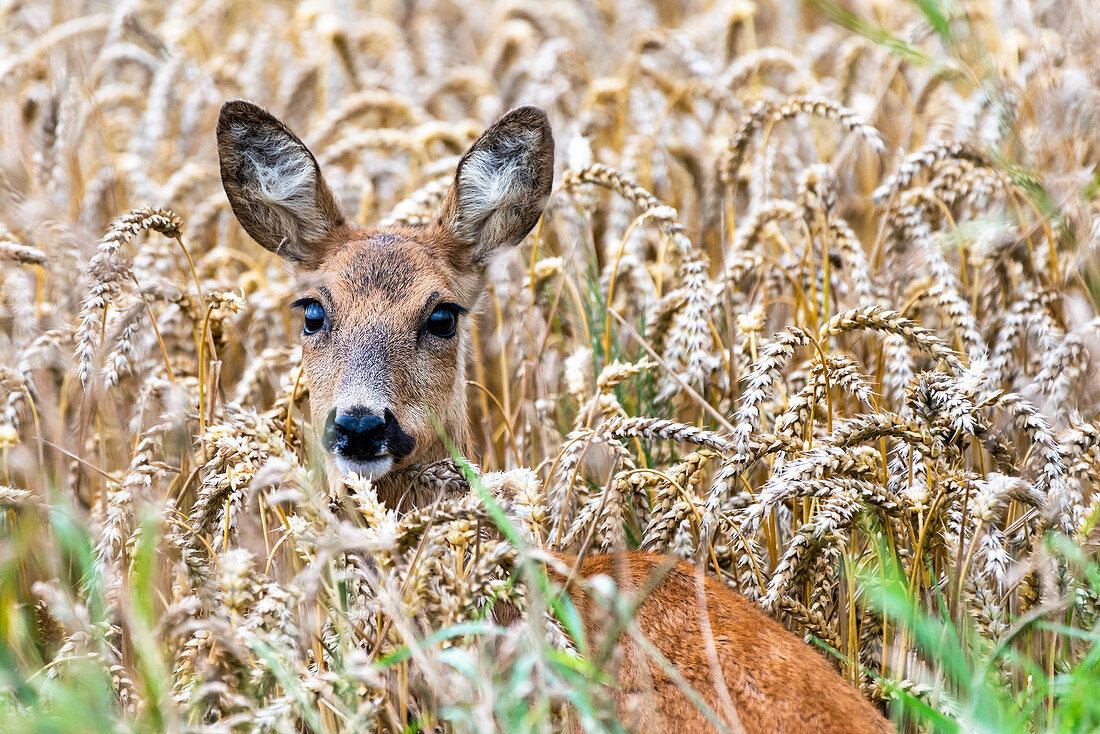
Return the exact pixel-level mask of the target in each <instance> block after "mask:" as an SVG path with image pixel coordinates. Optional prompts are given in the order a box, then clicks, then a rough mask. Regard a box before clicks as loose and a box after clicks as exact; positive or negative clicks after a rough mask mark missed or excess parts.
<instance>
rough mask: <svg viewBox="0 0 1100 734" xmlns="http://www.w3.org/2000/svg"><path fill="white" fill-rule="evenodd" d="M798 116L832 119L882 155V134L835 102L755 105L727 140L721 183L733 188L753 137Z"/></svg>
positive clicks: (801, 100)
mask: <svg viewBox="0 0 1100 734" xmlns="http://www.w3.org/2000/svg"><path fill="white" fill-rule="evenodd" d="M799 115H811V116H814V117H819V118H821V119H824V120H832V121H834V122H836V123H837V124H838V125H840V126H841V127H843V128H844V129H846V130H848V131H849V132H851V133H853V134H855V135H857V136H859V137H860V138H861V139H862V140H863V141H864V142H866V143H867V144H868V145H869V146H870V148H871V150H873V151H874V152H875V153H878V154H881V153H882V152H884V151H885V150H886V146H885V144H884V143H883V142H882V135H881V133H879V131H878V130H877V129H875V128H874V127H872V126H871V125H868V124H867V123H866V122H865V121H864V120H863V119H862V118H860V116H859V115H857V114H856V113H855V112H853V111H852V110H850V109H848V108H847V107H843V106H841V105H839V104H837V103H836V102H833V101H832V100H828V99H822V98H819V97H803V96H798V97H790V98H788V99H786V100H784V101H783V102H780V103H769V102H757V103H756V104H755V105H753V108H752V109H751V110H749V111H748V112H747V113H746V114H745V115H744V117H742V118H741V122H740V124H739V125H738V128H737V132H735V133H734V134H733V137H731V138H730V141H729V150H728V158H727V160H726V164H725V165H724V166H723V167H722V180H723V182H724V183H725V184H726V185H727V186H730V185H732V184H733V183H734V182H735V181H736V180H737V172H738V170H739V169H740V168H741V164H742V163H743V162H744V160H745V155H746V153H747V152H748V149H749V145H750V144H751V143H752V140H753V138H754V137H755V136H756V134H757V133H758V132H759V131H760V130H762V129H767V128H770V127H771V126H772V125H774V124H775V123H777V122H779V121H781V120H789V119H791V118H793V117H797V116H799Z"/></svg>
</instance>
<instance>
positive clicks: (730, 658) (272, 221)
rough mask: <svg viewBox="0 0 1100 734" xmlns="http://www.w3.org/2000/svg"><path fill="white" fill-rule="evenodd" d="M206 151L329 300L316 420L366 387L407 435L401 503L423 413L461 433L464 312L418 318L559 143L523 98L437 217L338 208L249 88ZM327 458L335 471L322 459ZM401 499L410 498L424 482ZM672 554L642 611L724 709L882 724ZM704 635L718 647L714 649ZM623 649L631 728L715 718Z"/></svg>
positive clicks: (473, 259) (793, 721)
mask: <svg viewBox="0 0 1100 734" xmlns="http://www.w3.org/2000/svg"><path fill="white" fill-rule="evenodd" d="M218 150H219V155H220V157H221V165H222V180H223V182H224V184H225V190H226V194H227V195H228V197H229V200H230V203H231V204H232V207H233V211H234V213H235V214H236V215H237V218H238V219H239V220H240V222H241V225H242V226H243V227H244V228H245V230H246V231H247V232H248V233H249V234H250V235H251V236H252V237H253V238H254V239H255V240H256V241H257V242H258V243H259V244H261V245H262V246H264V247H265V248H267V249H268V250H271V251H272V252H275V253H277V254H279V255H280V256H282V257H284V258H286V259H288V260H290V261H291V262H293V263H294V264H295V265H296V266H297V267H298V274H299V282H298V291H299V296H305V297H309V298H313V299H316V300H317V301H319V302H320V303H321V304H322V305H323V307H324V310H325V313H326V328H325V329H323V330H321V331H318V332H317V333H315V334H303V336H302V359H303V366H304V370H305V378H306V382H307V384H308V385H309V390H310V406H311V412H312V414H313V422H314V425H315V426H319V425H321V424H323V423H324V421H325V419H326V416H327V415H328V413H329V411H330V410H332V409H333V408H334V407H338V406H341V403H342V402H343V403H344V404H345V405H344V406H343V407H348V406H347V405H346V404H347V402H348V401H354V400H356V399H359V397H357V396H362V395H367V394H369V395H370V396H372V399H376V398H377V399H381V400H384V401H385V406H386V409H387V410H390V411H392V413H393V415H394V416H396V418H397V420H398V421H399V423H400V425H401V427H402V429H403V430H404V431H405V432H406V433H407V434H408V435H409V436H411V437H412V439H413V440H414V441H415V447H414V448H413V449H412V450H411V452H410V453H408V454H407V455H405V456H403V457H402V458H401V459H400V461H398V462H397V463H395V464H394V466H393V467H391V468H390V469H389V471H388V474H386V475H385V476H383V477H381V481H380V482H379V483H378V488H379V496H380V498H381V499H382V500H383V501H385V502H387V503H388V504H390V505H392V506H398V504H399V500H400V499H402V498H401V497H400V495H399V492H400V489H401V488H400V486H399V484H398V483H396V482H388V481H387V479H388V478H389V477H392V476H393V475H394V474H395V470H398V469H401V468H404V467H406V466H408V465H411V464H415V463H425V462H430V461H434V460H437V459H441V458H444V457H445V456H446V454H447V452H446V449H445V447H444V445H443V443H442V442H441V441H440V440H439V438H438V435H437V433H436V431H435V428H434V426H433V425H432V422H431V418H430V416H431V415H433V414H434V415H435V416H437V417H438V419H439V421H440V423H441V424H442V427H443V429H444V431H445V432H446V433H447V434H448V435H449V436H450V438H451V440H452V441H453V442H454V443H455V444H456V445H457V446H458V447H459V448H460V449H468V448H469V447H468V446H467V436H468V433H467V421H466V390H465V387H466V377H465V369H466V351H467V342H468V339H469V334H468V329H469V323H468V322H469V316H468V315H464V316H462V317H461V322H460V328H459V330H458V332H457V334H456V335H455V337H453V338H451V339H447V340H443V339H440V338H438V337H436V338H434V339H426V338H422V337H423V334H422V329H421V327H422V325H423V323H424V319H425V318H426V314H427V313H430V310H431V308H432V305H433V304H436V303H440V302H444V301H446V302H450V303H454V304H457V305H458V306H460V307H461V308H463V309H466V311H467V314H469V313H472V312H473V310H474V307H475V306H476V303H477V300H478V298H479V297H480V295H481V291H482V289H483V287H484V278H485V265H486V263H487V262H488V261H489V259H490V258H491V257H492V255H493V253H495V252H496V251H497V250H499V249H501V248H503V247H508V246H512V245H515V244H517V243H519V242H520V240H522V239H523V237H524V236H526V234H527V233H528V232H529V231H530V230H531V228H532V227H534V225H535V222H536V221H537V220H538V218H539V216H540V215H541V213H542V209H543V206H544V204H545V201H546V198H547V196H548V195H549V193H550V186H551V183H552V180H553V154H554V142H553V137H552V136H551V133H550V125H549V122H548V121H547V119H546V115H545V114H544V113H543V112H542V111H541V110H537V109H535V108H531V107H527V108H520V109H518V110H513V111H512V112H510V113H509V114H507V115H505V116H504V117H502V118H501V119H500V120H499V121H498V122H497V123H496V124H494V125H493V126H492V127H490V128H489V129H488V130H486V131H485V133H484V134H483V135H482V136H481V137H480V138H479V139H478V141H477V142H476V143H474V145H473V146H471V148H470V150H469V151H468V152H467V153H466V155H464V156H463V158H462V160H461V161H460V162H459V165H458V169H457V171H456V174H455V181H454V183H453V184H452V186H451V189H450V192H449V193H448V195H447V197H446V199H445V200H444V203H443V206H442V207H441V209H440V214H439V217H438V218H437V219H436V220H435V222H433V223H432V224H431V225H428V226H426V227H417V228H388V229H385V230H382V229H359V228H355V227H352V226H350V225H348V224H346V223H345V219H344V216H343V214H342V213H341V212H340V209H339V206H338V205H337V203H336V201H335V199H334V198H333V196H332V193H331V191H330V190H329V188H328V186H327V185H326V184H325V182H324V179H323V178H322V176H321V172H320V170H319V169H318V167H317V162H316V159H315V158H314V157H313V155H312V154H311V153H310V152H309V151H308V150H307V149H306V147H305V145H304V144H303V143H302V142H301V141H300V140H299V139H298V138H297V137H296V136H295V135H294V134H293V133H292V132H291V131H290V130H289V129H287V128H286V126H284V125H283V124H282V123H281V122H279V121H278V120H276V119H275V118H274V117H272V116H271V115H270V114H268V113H267V112H265V111H264V110H262V109H260V108H259V107H256V106H255V105H252V104H250V103H247V102H242V101H235V102H229V103H227V104H226V105H225V107H224V108H223V110H222V115H221V118H220V119H219V121H218ZM280 176H283V179H281V180H280ZM379 396H380V397H379ZM329 469H330V472H332V474H333V475H335V473H336V472H335V466H334V464H333V463H332V461H330V463H329ZM404 499H405V500H406V501H407V502H408V504H411V505H414V506H415V505H419V504H423V503H425V502H426V501H428V500H429V499H430V498H427V497H422V496H414V497H409V498H404ZM563 558H564V557H563ZM565 560H566V561H567V562H570V563H572V559H565ZM663 564H665V561H664V559H662V558H661V557H659V556H653V555H647V554H642V553H629V554H622V555H619V556H598V557H594V558H589V559H587V560H585V562H584V563H583V564H582V565H581V567H580V574H581V576H583V577H586V578H590V577H593V576H596V575H599V574H607V575H610V576H612V577H613V578H615V579H617V580H618V582H619V585H620V588H621V589H623V590H624V591H629V590H632V589H638V588H641V587H643V586H645V584H646V580H647V578H648V577H650V575H651V574H652V573H653V572H654V571H655V570H657V569H658V568H660V567H661V566H662V565H663ZM670 569H671V570H670V571H669V573H668V576H667V578H664V579H662V580H661V581H660V582H659V583H657V584H656V586H655V588H654V589H653V593H652V595H651V596H649V597H648V598H647V599H646V601H645V602H644V604H642V606H641V609H640V612H639V614H638V617H637V623H638V625H639V627H640V628H641V631H642V633H643V634H644V635H645V636H646V637H647V638H648V639H649V640H650V641H652V643H653V644H654V645H655V646H656V647H657V649H658V650H660V652H661V653H662V654H663V655H664V656H665V657H666V658H668V659H669V660H670V661H672V663H673V664H674V665H675V667H676V669H677V670H678V671H679V674H680V675H681V676H683V678H684V679H685V680H686V682H687V683H688V684H689V685H691V686H692V687H693V688H694V689H695V690H697V691H698V692H699V694H700V695H701V696H702V698H703V700H704V701H706V703H707V704H708V705H709V706H710V707H711V708H712V709H714V710H715V711H716V712H718V713H719V715H721V716H723V717H725V718H726V719H727V721H729V722H732V720H733V718H734V717H735V716H736V717H739V719H740V726H741V727H743V728H744V730H745V731H748V732H802V731H852V732H885V731H890V725H889V723H888V722H887V721H886V720H885V719H884V718H882V716H881V715H879V714H878V712H876V711H875V710H874V708H873V707H871V705H870V704H868V703H867V702H866V701H864V700H863V699H862V698H860V696H859V694H858V693H857V692H856V690H855V689H854V688H852V687H851V686H850V685H848V683H846V682H845V681H844V680H843V679H842V678H841V677H840V676H839V675H838V674H837V673H836V672H835V671H834V670H833V669H832V668H831V667H830V666H829V665H828V664H827V663H826V662H825V660H824V659H823V658H822V657H821V655H820V654H818V653H817V652H815V651H813V650H811V649H810V648H809V647H808V646H807V645H806V644H805V643H803V642H802V641H801V640H799V639H798V638H797V637H795V636H794V635H792V634H791V633H789V632H787V631H786V630H784V629H783V628H782V627H781V626H780V625H778V624H777V623H775V622H774V621H772V620H771V619H769V618H768V617H766V616H765V615H764V614H762V613H761V612H760V611H758V610H757V609H755V608H754V607H753V606H752V605H751V604H750V603H749V602H748V601H747V600H745V599H744V598H743V597H740V596H738V595H737V594H734V593H733V592H732V591H730V590H729V589H728V588H726V587H725V586H724V585H723V584H722V583H721V582H719V581H717V580H715V579H714V578H711V577H706V578H705V579H704V580H703V582H702V584H703V585H702V587H701V588H700V587H699V585H698V583H699V578H700V577H699V576H697V575H696V573H695V571H694V570H693V569H692V568H691V567H690V566H688V565H687V564H685V563H683V562H680V563H676V564H675V565H672V566H671V567H670ZM700 591H701V592H702V593H701V595H699V594H697V592H700ZM570 593H571V596H572V598H573V601H574V603H575V604H576V605H577V608H578V609H579V611H580V613H581V616H582V617H583V619H584V620H585V624H586V628H587V634H588V637H589V639H599V634H598V633H599V630H600V628H601V625H602V623H601V621H600V620H601V618H602V616H603V615H601V607H600V605H598V604H596V603H595V602H593V600H592V599H591V598H589V597H588V596H587V595H586V594H584V593H583V592H581V591H579V590H578V589H577V587H576V586H575V585H574V586H573V588H572V590H571V592H570ZM700 601H702V602H704V603H705V605H706V610H707V614H706V617H705V619H706V620H708V621H709V625H710V635H709V636H708V635H704V625H703V624H702V621H703V619H704V617H703V616H701V615H700V614H699V609H700V604H699V602H700ZM502 611H503V610H502ZM710 639H713V643H714V644H713V648H712V650H713V653H708V645H707V641H708V640H710ZM619 656H620V657H619V658H618V661H617V664H616V672H617V674H618V679H619V681H620V683H621V685H620V686H619V687H618V688H617V693H616V703H617V706H618V710H619V713H620V714H621V715H622V716H623V718H624V720H625V721H627V722H628V723H630V724H631V726H632V727H634V728H636V729H637V730H639V731H667V732H698V731H711V730H713V727H712V726H711V725H710V724H709V723H708V722H707V719H706V718H705V717H704V716H703V715H702V713H701V712H700V711H699V709H697V708H696V707H695V705H694V704H692V703H691V701H690V700H689V699H688V698H687V697H686V696H685V695H684V693H683V692H682V690H681V688H680V686H679V685H678V684H677V683H676V682H674V681H673V680H672V679H671V678H669V677H668V676H667V675H666V674H665V673H664V672H663V671H662V669H661V668H660V667H659V666H657V665H656V664H655V663H653V662H652V661H651V660H650V659H649V657H648V656H647V655H646V654H645V653H644V652H643V651H642V650H641V649H640V648H639V647H638V646H637V645H636V644H635V643H633V642H631V641H630V640H627V641H626V642H625V644H623V645H622V646H621V647H620V648H619ZM714 656H716V657H714ZM712 659H716V660H717V661H718V667H719V668H720V669H721V672H722V676H723V677H724V679H725V684H726V686H728V693H729V696H728V699H727V698H726V697H724V696H721V695H720V689H719V687H718V683H716V681H715V678H714V676H713V675H712V672H713V666H712V665H711V660H712ZM730 701H732V706H731V705H730ZM734 711H735V712H736V714H733V713H732V712H734ZM730 728H731V729H732V730H733V731H738V730H739V729H738V726H736V725H733V726H731V727H730Z"/></svg>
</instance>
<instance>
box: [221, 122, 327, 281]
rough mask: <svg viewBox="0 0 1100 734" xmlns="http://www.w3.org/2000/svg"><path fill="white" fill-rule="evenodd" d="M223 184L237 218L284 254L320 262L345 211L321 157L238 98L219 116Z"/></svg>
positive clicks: (259, 239) (301, 260)
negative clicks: (319, 162) (320, 163)
mask: <svg viewBox="0 0 1100 734" xmlns="http://www.w3.org/2000/svg"><path fill="white" fill-rule="evenodd" d="M217 134H218V158H219V160H220V163H221V174H222V185H223V186H224V187H225V193H226V196H228V197H229V204H230V206H231V207H232V208H233V213H234V214H235V215H236V217H237V221H239V222H240V223H241V226H242V227H244V229H245V231H246V232H248V234H249V235H250V236H251V237H252V239H254V240H256V242H258V243H259V244H260V245H261V246H263V247H264V248H266V249H268V250H270V251H271V252H274V253H276V254H277V255H279V256H280V257H283V258H286V259H288V260H291V261H293V262H296V263H299V264H304V265H316V263H317V262H318V261H319V260H320V259H321V258H322V256H323V252H322V250H323V245H324V243H325V241H326V240H327V239H328V237H329V235H330V234H331V233H332V231H333V230H335V229H337V228H338V227H340V226H342V225H343V224H344V215H343V214H342V213H341V211H340V207H339V205H338V204H337V203H336V199H335V197H333V195H332V191H331V190H330V189H329V187H328V185H327V184H326V183H325V180H324V178H323V177H322V176H321V170H320V168H318V166H317V160H316V159H315V158H314V157H313V154H312V153H311V152H310V151H309V149H308V148H306V146H305V144H304V143H302V141H301V140H299V139H298V137H297V136H296V135H295V134H294V133H292V132H291V131H290V129H289V128H287V126H286V125H284V124H283V123H281V122H280V121H279V120H277V119H276V118H275V117H274V116H272V115H271V114H270V113H269V112H267V111H266V110H264V109H263V108H261V107H258V106H257V105H254V104H252V103H251V102H246V101H244V100H233V101H231V102H226V103H225V105H223V106H222V110H221V114H220V115H219V116H218V132H217Z"/></svg>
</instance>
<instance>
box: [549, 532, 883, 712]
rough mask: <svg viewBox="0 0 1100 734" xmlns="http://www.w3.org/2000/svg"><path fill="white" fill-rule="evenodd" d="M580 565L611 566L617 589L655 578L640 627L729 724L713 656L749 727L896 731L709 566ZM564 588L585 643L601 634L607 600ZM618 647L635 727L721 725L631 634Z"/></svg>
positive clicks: (604, 570) (599, 570) (663, 561)
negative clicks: (708, 571) (709, 572)
mask: <svg viewBox="0 0 1100 734" xmlns="http://www.w3.org/2000/svg"><path fill="white" fill-rule="evenodd" d="M561 559H562V560H563V561H565V563H566V564H567V565H568V566H569V567H570V568H572V566H573V564H574V563H575V560H576V559H575V558H573V557H569V556H561ZM662 573H664V574H665V575H664V577H663V578H661V577H660V574H662ZM579 574H580V576H582V577H584V578H592V577H594V576H597V575H601V574H603V575H606V576H610V577H611V578H613V579H614V580H615V581H616V584H617V589H618V592H619V593H620V594H633V593H637V592H638V591H639V590H642V589H643V588H644V587H646V586H647V584H655V587H654V588H653V590H652V593H650V594H649V596H648V597H647V598H646V600H645V602H644V603H643V604H642V606H641V609H640V610H639V612H638V614H637V623H638V627H639V628H640V630H641V632H642V634H643V635H645V637H646V638H647V639H648V640H649V641H650V642H651V643H653V645H654V646H655V647H656V648H657V650H659V651H660V652H661V654H662V655H664V657H665V658H667V659H668V660H670V661H672V662H673V664H674V665H675V667H676V670H677V671H678V672H679V674H680V675H681V676H683V678H684V680H685V681H686V683H687V684H689V685H690V686H691V687H692V688H694V689H695V691H697V692H698V693H699V695H700V696H701V697H702V698H703V700H704V701H706V703H707V705H708V706H710V708H711V709H712V710H713V711H714V712H716V713H717V715H718V716H719V717H720V718H721V719H723V720H724V721H725V722H726V725H727V726H728V727H729V728H730V729H731V730H732V731H734V732H736V731H738V728H737V724H736V722H734V721H732V717H731V716H729V715H728V711H729V708H728V704H727V705H724V704H723V700H722V699H723V697H722V696H721V695H720V694H719V689H718V687H717V685H716V683H715V676H714V666H713V665H712V660H714V659H717V661H718V663H719V666H718V667H719V668H720V669H721V673H722V678H724V680H725V685H726V687H727V689H728V691H729V699H730V700H731V701H732V704H733V710H734V711H735V712H736V715H737V718H738V719H739V720H740V726H741V727H742V728H743V729H744V731H746V732H748V733H749V734H755V733H756V732H852V733H853V734H857V733H858V734H873V733H875V732H890V731H893V727H892V726H891V725H890V723H889V722H888V721H887V720H886V719H885V718H883V716H882V715H881V714H880V713H879V712H878V711H877V710H876V709H875V708H874V707H873V706H871V704H869V703H868V702H867V701H865V700H864V699H863V697H862V696H860V694H859V692H858V691H857V690H856V689H855V688H854V687H852V686H851V685H850V684H849V683H848V682H847V681H845V680H844V679H843V678H841V677H840V675H838V674H837V672H836V671H835V670H834V669H833V668H832V666H831V665H829V663H828V662H827V661H826V660H825V658H824V657H823V656H822V654H821V653H819V652H817V651H816V650H813V649H811V648H810V646H809V645H807V644H806V643H804V642H803V641H802V640H800V639H799V638H798V637H796V636H795V635H793V634H791V633H790V632H788V631H787V630H786V629H784V628H783V627H782V626H781V625H780V624H779V623H777V622H776V621H774V620H773V619H771V618H769V617H767V616H766V615H765V614H763V613H762V612H761V611H760V610H758V609H757V608H756V607H754V606H753V605H752V604H751V603H750V602H749V601H748V600H747V599H745V598H744V597H743V596H741V595H739V594H735V593H734V592H733V591H731V590H730V589H729V588H728V587H727V586H726V585H725V584H723V583H722V582H720V581H718V580H717V579H715V578H714V577H713V576H703V574H701V573H698V572H697V571H696V569H694V568H693V567H691V566H690V565H688V564H687V563H684V562H683V561H677V562H674V561H672V560H671V559H668V558H665V557H663V556H659V555H653V554H649V553H622V554H616V555H602V556H593V557H590V558H586V559H585V560H584V562H583V563H582V564H581V567H580V570H579ZM700 582H702V589H700V588H699V584H700ZM700 591H701V592H702V593H701V594H700V593H699V592H700ZM569 594H570V597H571V599H572V600H573V603H574V604H575V605H576V607H577V610H578V612H579V613H580V615H581V618H582V619H583V620H584V623H585V632H586V637H587V639H588V640H589V641H590V644H591V641H600V640H602V639H603V637H604V635H603V634H602V630H603V629H604V628H605V624H606V623H605V621H604V620H605V619H606V617H607V614H606V612H605V611H604V607H603V606H602V605H600V604H599V603H597V602H596V601H594V600H593V599H592V598H591V597H590V596H589V595H588V594H586V593H585V592H584V591H582V590H581V589H580V588H579V587H578V586H577V585H576V584H574V585H572V586H571V587H570V592H569ZM700 597H701V599H700ZM700 601H702V603H703V604H705V608H706V619H707V621H708V622H709V626H710V630H709V637H710V638H712V639H713V641H714V647H713V653H712V654H708V652H707V645H706V643H705V640H706V639H707V636H706V635H705V631H704V627H703V625H702V616H701V615H700V610H701V609H702V604H700V603H699V602H700ZM617 655H618V659H617V660H616V661H615V665H614V666H613V672H615V673H617V679H618V682H619V685H618V687H617V689H616V691H615V703H616V708H617V710H618V711H619V714H620V716H621V717H623V722H624V723H625V724H627V726H629V727H630V728H631V729H632V730H633V731H639V732H647V731H653V732H657V731H661V732H683V733H684V734H687V733H688V732H704V731H717V729H716V728H715V727H714V726H713V725H712V724H711V723H710V722H709V721H708V720H707V718H706V717H705V716H704V715H703V713H702V712H701V711H700V710H699V709H698V708H697V707H696V706H695V704H693V703H692V702H691V701H690V700H689V699H688V697H687V696H686V695H685V694H684V692H683V689H682V687H681V685H680V684H679V683H678V682H676V681H674V680H673V679H672V678H670V677H669V676H668V675H667V674H666V673H665V672H664V670H663V669H662V668H661V667H660V666H659V665H658V663H656V662H654V661H653V659H652V658H651V657H650V656H649V655H648V654H646V653H645V652H644V651H643V650H642V649H641V648H640V647H639V645H637V644H636V643H634V642H632V641H631V640H630V638H629V636H624V637H623V642H622V644H621V645H620V647H619V650H618V651H617ZM712 655H713V657H712Z"/></svg>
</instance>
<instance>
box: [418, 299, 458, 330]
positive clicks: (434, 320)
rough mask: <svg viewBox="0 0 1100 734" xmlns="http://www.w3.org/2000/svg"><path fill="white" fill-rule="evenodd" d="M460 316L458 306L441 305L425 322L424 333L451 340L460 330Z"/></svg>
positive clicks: (450, 304)
mask: <svg viewBox="0 0 1100 734" xmlns="http://www.w3.org/2000/svg"><path fill="white" fill-rule="evenodd" d="M458 314H459V307H458V306H455V305H454V304H453V303H441V304H440V305H438V306H436V307H435V310H434V311H432V313H431V315H430V316H428V320H427V321H425V322H424V331H426V332H428V333H429V334H432V335H434V336H438V337H442V338H443V339H450V338H451V337H452V336H454V335H455V331H456V330H457V329H458Z"/></svg>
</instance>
